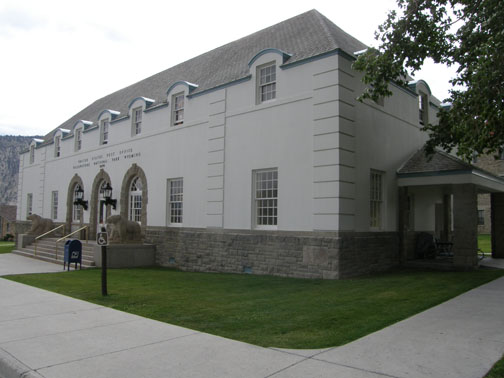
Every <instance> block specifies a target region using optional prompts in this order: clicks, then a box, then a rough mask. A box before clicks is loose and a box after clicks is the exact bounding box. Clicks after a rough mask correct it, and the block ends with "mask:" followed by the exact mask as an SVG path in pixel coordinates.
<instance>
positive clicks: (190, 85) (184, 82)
mask: <svg viewBox="0 0 504 378" xmlns="http://www.w3.org/2000/svg"><path fill="white" fill-rule="evenodd" d="M180 84H183V85H185V86H186V87H187V88H189V93H191V92H192V91H194V90H195V89H196V88H198V84H193V83H190V82H188V81H184V80H179V81H176V82H175V83H173V84H172V85H170V87H169V88H168V90H167V91H166V95H168V94H169V93H170V91H171V90H172V89H173V88H175V87H176V86H177V85H180Z"/></svg>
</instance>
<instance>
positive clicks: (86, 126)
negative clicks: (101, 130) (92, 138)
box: [72, 119, 93, 130]
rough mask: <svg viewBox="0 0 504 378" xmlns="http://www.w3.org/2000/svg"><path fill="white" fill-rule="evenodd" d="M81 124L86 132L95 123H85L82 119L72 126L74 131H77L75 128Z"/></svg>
mask: <svg viewBox="0 0 504 378" xmlns="http://www.w3.org/2000/svg"><path fill="white" fill-rule="evenodd" d="M79 123H82V125H83V126H84V130H86V129H87V128H88V127H90V126H92V125H93V122H91V121H85V120H83V119H80V120H78V121H77V122H75V123H74V125H73V126H72V130H75V127H76V126H77V125H78V124H79Z"/></svg>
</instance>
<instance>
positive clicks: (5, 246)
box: [0, 241, 15, 253]
mask: <svg viewBox="0 0 504 378" xmlns="http://www.w3.org/2000/svg"><path fill="white" fill-rule="evenodd" d="M14 246H15V244H14V243H13V242H4V241H0V253H9V252H10V251H12V250H13V249H14Z"/></svg>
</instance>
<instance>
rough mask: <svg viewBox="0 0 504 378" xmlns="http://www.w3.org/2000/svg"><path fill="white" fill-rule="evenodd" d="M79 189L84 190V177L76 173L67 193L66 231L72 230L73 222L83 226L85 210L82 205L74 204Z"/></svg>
mask: <svg viewBox="0 0 504 378" xmlns="http://www.w3.org/2000/svg"><path fill="white" fill-rule="evenodd" d="M77 189H82V190H84V184H83V182H82V179H81V178H80V176H79V175H78V174H75V175H74V177H72V180H70V184H69V185H68V193H67V206H66V209H67V211H66V222H65V229H66V230H65V231H66V233H67V234H68V233H70V232H71V231H72V224H78V225H79V226H82V225H83V223H84V210H83V208H82V206H80V205H74V201H75V197H76V195H75V192H76V190H77Z"/></svg>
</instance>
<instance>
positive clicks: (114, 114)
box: [97, 109, 121, 121]
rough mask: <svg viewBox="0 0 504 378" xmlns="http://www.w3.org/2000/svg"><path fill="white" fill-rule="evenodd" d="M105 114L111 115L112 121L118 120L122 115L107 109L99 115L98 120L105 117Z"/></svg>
mask: <svg viewBox="0 0 504 378" xmlns="http://www.w3.org/2000/svg"><path fill="white" fill-rule="evenodd" d="M103 113H109V114H110V120H111V121H113V120H114V119H116V118H117V117H118V116H119V114H121V112H118V111H117V110H111V109H105V110H102V112H101V113H100V114H99V115H98V118H97V119H100V117H101V116H102V115H103Z"/></svg>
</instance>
